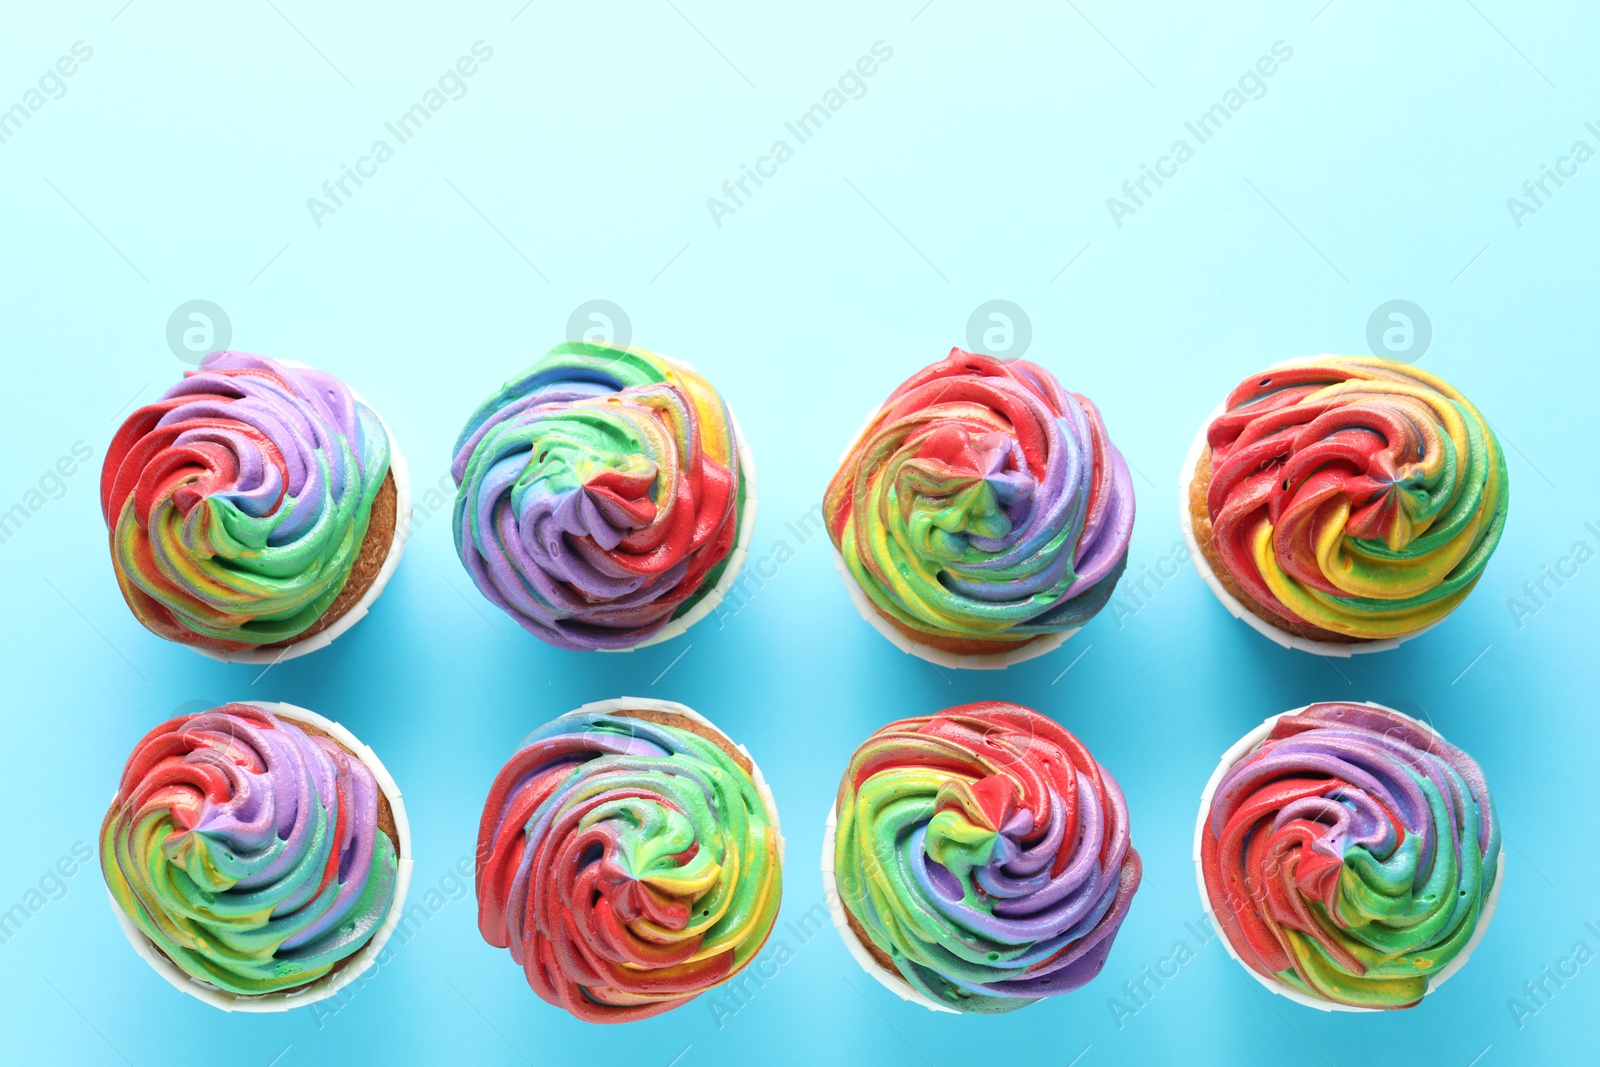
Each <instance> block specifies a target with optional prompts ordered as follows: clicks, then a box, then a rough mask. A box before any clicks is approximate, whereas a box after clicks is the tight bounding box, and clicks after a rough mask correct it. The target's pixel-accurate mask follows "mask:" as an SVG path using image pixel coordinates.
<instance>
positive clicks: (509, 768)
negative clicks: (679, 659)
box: [476, 697, 783, 1023]
mask: <svg viewBox="0 0 1600 1067" xmlns="http://www.w3.org/2000/svg"><path fill="white" fill-rule="evenodd" d="M782 866H783V836H782V834H781V833H780V832H779V829H778V811H777V808H776V806H775V805H774V804H773V801H772V792H771V791H770V790H769V789H768V788H767V785H766V782H765V781H764V780H763V779H762V777H761V771H760V770H759V769H758V768H757V767H756V765H755V762H754V761H753V760H751V758H750V753H749V752H747V751H746V750H745V749H744V747H743V746H742V745H735V744H734V743H733V742H732V741H730V740H729V739H728V738H727V736H726V735H725V734H723V733H722V732H721V731H720V730H718V729H717V728H716V727H714V726H712V725H711V723H709V722H707V721H706V720H705V719H704V718H702V717H701V716H699V715H697V714H695V713H694V712H693V711H691V710H689V709H688V708H686V707H684V706H683V705H681V704H673V703H669V702H667V701H664V700H642V699H639V698H636V697H623V698H622V699H620V700H602V701H598V702H596V703H593V704H585V705H584V706H583V707H581V708H579V709H578V710H577V711H574V712H571V713H570V714H567V715H563V716H561V717H560V718H559V719H556V720H555V721H554V722H550V723H547V724H545V725H544V726H542V727H540V728H539V729H538V730H536V731H534V732H533V733H532V734H531V735H529V737H528V739H527V740H526V741H524V742H523V743H522V747H521V748H519V749H518V750H517V754H516V755H515V756H513V757H511V761H510V762H509V763H507V764H506V765H505V767H503V768H502V769H501V771H500V773H499V775H498V776H497V777H496V778H495V781H494V787H493V788H492V789H491V790H490V792H489V799H488V800H487V801H486V802H485V804H484V807H483V821H482V822H481V823H480V824H479V828H478V866H477V878H476V887H477V893H478V929H479V931H480V932H481V933H482V934H483V937H484V940H485V941H487V942H489V944H491V945H493V946H494V947H495V948H508V949H510V950H511V958H512V959H514V960H516V961H517V963H518V964H520V965H521V966H522V970H523V973H524V974H525V975H526V976H527V980H528V985H529V986H531V987H532V988H533V991H534V992H535V993H537V994H539V996H540V997H541V998H542V999H544V1000H546V1001H548V1002H549V1003H551V1004H554V1005H556V1006H557V1007H560V1008H565V1009H566V1010H567V1011H568V1012H570V1013H572V1014H573V1015H574V1016H576V1017H577V1018H579V1019H583V1020H585V1021H586V1022H594V1023H620V1022H628V1021H630V1020H633V1019H644V1018H648V1017H649V1016H652V1015H659V1014H661V1013H662V1012H664V1011H670V1010H671V1009H673V1008H676V1007H677V1006H678V1005H680V1004H685V1003H687V1002H689V1001H690V1000H693V999H694V998H695V997H697V996H699V995H700V994H701V993H704V992H706V991H707V990H709V989H712V988H714V987H715V986H718V985H720V984H721V983H723V982H726V981H727V980H728V979H730V978H732V977H733V976H734V975H736V974H738V973H739V972H740V971H741V970H742V969H743V968H744V967H745V966H746V965H747V964H749V963H750V961H751V960H753V959H755V956H756V953H757V952H759V951H760V950H761V946H762V944H763V943H764V942H765V941H766V940H767V935H768V934H770V933H771V932H772V924H773V922H774V921H775V920H776V919H777V916H778V901H779V898H780V896H781V895H782V889H783V873H782Z"/></svg>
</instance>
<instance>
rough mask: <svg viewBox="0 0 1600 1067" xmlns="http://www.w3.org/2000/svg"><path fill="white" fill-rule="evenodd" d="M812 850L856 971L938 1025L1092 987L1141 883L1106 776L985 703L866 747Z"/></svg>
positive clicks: (897, 726)
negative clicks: (818, 849) (937, 1014)
mask: <svg viewBox="0 0 1600 1067" xmlns="http://www.w3.org/2000/svg"><path fill="white" fill-rule="evenodd" d="M822 849H823V851H822V880H823V890H824V893H825V894H826V898H827V901H828V907H829V909H830V911H832V913H833V922H834V926H836V927H837V928H838V930H839V933H840V935H841V936H842V937H843V938H844V941H845V945H846V947H848V948H849V949H850V953H851V955H852V956H854V957H855V958H856V961H857V962H858V963H860V964H861V965H862V967H863V968H865V969H866V971H867V972H868V973H869V974H871V975H872V976H873V977H874V978H876V979H877V980H878V981H879V982H881V983H882V984H883V985H885V986H887V987H888V988H889V989H890V990H891V991H893V992H894V993H896V994H897V995H899V996H900V997H901V998H902V999H904V1000H909V1001H912V1002H914V1003H917V1004H921V1005H923V1006H924V1007H927V1008H932V1009H934V1010H936V1011H954V1012H986V1013H996V1012H1006V1011H1015V1010H1016V1009H1018V1008H1023V1007H1027V1006H1028V1005H1029V1004H1032V1003H1034V1002H1036V1001H1038V1000H1041V999H1043V998H1045V997H1052V996H1059V995H1061V994H1062V993H1070V992H1071V991H1072V990H1074V989H1077V988H1079V987H1080V986H1082V985H1083V984H1084V983H1086V982H1088V981H1089V980H1090V979H1091V978H1093V977H1094V976H1095V975H1097V974H1099V973H1100V968H1101V967H1103V966H1104V965H1105V962H1106V956H1107V955H1108V954H1109V953H1110V951H1111V942H1112V941H1113V939H1115V938H1116V936H1117V930H1118V929H1120V928H1121V926H1122V920H1123V919H1125V918H1127V915H1128V908H1129V906H1130V905H1131V904H1132V903H1133V894H1134V892H1135V891H1136V890H1137V889H1138V888H1139V878H1140V874H1141V871H1142V867H1141V865H1140V862H1139V854H1138V853H1137V852H1135V851H1134V849H1133V845H1132V843H1131V841H1130V839H1129V831H1128V807H1127V804H1126V803H1124V802H1123V799H1122V791H1121V790H1120V789H1118V788H1117V783H1116V782H1115V781H1114V780H1113V779H1112V777H1111V775H1110V773H1109V772H1107V771H1106V769H1105V768H1104V767H1102V766H1100V764H1099V763H1097V762H1096V761H1095V758H1094V757H1093V756H1091V755H1090V754H1089V752H1088V750H1087V749H1085V748H1084V747H1083V744H1082V743H1081V742H1080V741H1079V740H1078V739H1077V738H1076V737H1073V736H1072V735H1071V734H1070V733H1068V732H1067V731H1066V730H1064V729H1062V728H1061V727H1060V726H1057V725H1056V724H1055V723H1054V722H1052V721H1051V720H1050V719H1047V718H1045V717H1044V716H1043V715H1040V714H1039V713H1038V712H1036V711H1032V710H1030V709H1028V708H1024V707H1019V706H1018V705H1016V704H1002V703H996V702H993V701H986V702H983V703H979V704H965V705H963V706H961V707H958V708H948V709H946V710H944V711H941V712H939V713H938V714H937V715H932V716H923V717H920V718H915V719H902V720H900V721H899V722H895V723H890V724H889V725H888V726H885V727H884V728H883V729H881V730H879V731H878V732H877V733H875V734H873V735H872V736H871V737H869V738H867V739H866V741H864V742H862V744H861V747H860V748H858V749H856V751H855V755H853V756H852V757H851V759H850V766H849V768H848V769H847V770H846V771H845V775H844V779H843V781H841V782H840V783H839V794H838V798H837V800H836V801H835V803H834V807H833V811H832V812H831V813H830V814H829V816H828V828H827V834H826V837H825V840H824V842H823V846H822Z"/></svg>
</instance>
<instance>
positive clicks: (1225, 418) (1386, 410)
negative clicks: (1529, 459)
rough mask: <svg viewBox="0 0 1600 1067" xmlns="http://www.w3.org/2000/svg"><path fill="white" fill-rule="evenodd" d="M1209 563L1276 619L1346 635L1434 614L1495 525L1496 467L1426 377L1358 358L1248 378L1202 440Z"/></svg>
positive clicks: (1460, 399)
mask: <svg viewBox="0 0 1600 1067" xmlns="http://www.w3.org/2000/svg"><path fill="white" fill-rule="evenodd" d="M1206 440H1207V442H1208V443H1209V444H1210V446H1211V484H1210V488H1209V490H1208V491H1207V494H1206V508H1207V510H1208V511H1209V513H1210V517H1211V523H1212V544H1213V546H1214V549H1215V551H1216V553H1217V554H1218V556H1220V558H1221V561H1222V563H1223V566H1224V567H1226V569H1227V571H1228V573H1229V574H1230V575H1231V576H1232V577H1233V578H1234V580H1235V581H1237V582H1238V583H1239V585H1240V586H1242V587H1243V589H1244V590H1245V592H1247V593H1248V594H1249V595H1250V597H1251V598H1253V599H1254V600H1255V601H1256V602H1257V603H1258V604H1260V605H1262V606H1263V607H1264V608H1266V609H1267V610H1268V611H1270V612H1272V613H1273V614H1275V615H1276V616H1278V617H1280V618H1282V619H1283V620H1285V621H1287V622H1289V623H1291V624H1296V625H1304V624H1309V625H1311V626H1314V627H1317V628H1320V629H1322V630H1326V631H1330V632H1332V633H1335V634H1341V635H1344V636H1345V637H1350V638H1357V639H1380V638H1391V637H1402V636H1405V635H1406V634H1411V633H1415V632H1417V631H1419V630H1422V629H1424V628H1426V627H1428V626H1431V625H1432V624H1433V623H1435V622H1438V621H1439V620H1440V619H1442V618H1444V617H1445V616H1446V615H1448V614H1449V613H1450V612H1451V611H1452V610H1454V609H1455V607H1456V605H1457V604H1460V603H1461V601H1462V600H1463V599H1465V598H1466V595H1467V594H1468V593H1469V592H1471V591H1472V587H1473V586H1474V585H1475V584H1477V581H1478V578H1479V577H1480V576H1481V575H1482V574H1483V568H1484V565H1485V564H1487V563H1488V562H1489V556H1490V554H1491V553H1492V552H1494V549H1495V546H1496V545H1497V544H1499V542H1500V534H1501V531H1502V530H1503V529H1504V528H1505V522H1506V504H1507V501H1508V500H1509V492H1510V489H1509V485H1508V483H1507V480H1506V463H1505V456H1504V454H1503V453H1502V452H1501V450H1500V442H1499V441H1498V440H1497V439H1496V438H1495V435H1494V431H1493V430H1492V429H1491V428H1490V426H1489V424H1488V422H1486V421H1485V420H1484V418H1483V416H1482V415H1480V414H1479V413H1478V409H1477V408H1475V407H1473V406H1472V405H1471V404H1470V403H1468V401H1467V399H1466V397H1464V396H1462V395H1461V394H1460V393H1458V392H1456V390H1455V389H1453V388H1451V386H1450V385H1449V384H1448V383H1446V382H1444V381H1442V380H1441V379H1439V378H1437V377H1435V376H1434V375H1432V374H1429V373H1427V372H1426V371H1421V370H1418V369H1417V368H1415V367H1411V366H1407V365H1406V364H1403V363H1396V362H1394V361H1392V360H1386V359H1378V358H1376V357H1365V356H1360V357H1358V356H1341V357H1328V358H1322V359H1318V360H1315V361H1313V362H1308V363H1299V364H1294V365H1286V366H1281V367H1275V368H1272V369H1271V370H1266V371H1262V372H1261V373H1260V374H1254V375H1251V376H1250V377H1249V378H1247V379H1245V380H1244V381H1243V382H1241V383H1240V384H1239V386H1238V387H1237V388H1236V389H1234V390H1233V392H1232V393H1230V394H1228V400H1227V404H1226V410H1225V411H1224V412H1223V414H1221V415H1219V416H1217V418H1216V419H1214V420H1213V421H1212V423H1211V426H1210V428H1209V430H1208V431H1207V434H1206Z"/></svg>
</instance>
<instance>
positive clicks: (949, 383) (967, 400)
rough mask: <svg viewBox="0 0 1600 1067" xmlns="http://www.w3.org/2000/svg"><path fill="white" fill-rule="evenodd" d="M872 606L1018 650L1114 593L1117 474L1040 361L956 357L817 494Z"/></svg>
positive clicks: (1125, 528) (1128, 508)
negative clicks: (1020, 645)
mask: <svg viewBox="0 0 1600 1067" xmlns="http://www.w3.org/2000/svg"><path fill="white" fill-rule="evenodd" d="M823 512H824V515H825V518H826V521H827V525H828V533H829V535H830V536H831V537H832V539H833V543H834V546H835V547H836V548H837V549H838V550H839V553H840V554H841V556H842V557H843V559H844V562H845V566H846V567H847V568H848V570H849V572H850V574H851V576H852V577H854V579H855V580H856V582H857V583H858V584H859V585H860V586H861V588H862V590H863V591H864V592H865V593H866V595H867V597H868V598H869V599H870V600H871V602H872V604H873V606H874V607H875V608H877V609H878V611H879V612H880V613H882V614H884V615H885V616H887V617H888V618H889V619H890V620H891V621H893V622H896V623H898V624H899V625H900V626H902V627H904V628H909V629H911V630H913V631H916V632H920V633H923V634H928V635H933V636H935V637H940V638H951V639H956V640H978V641H984V642H997V643H999V644H1000V645H1001V646H1002V647H1003V646H1004V645H1005V644H1022V643H1025V642H1027V641H1031V640H1033V639H1035V638H1037V637H1039V636H1040V635H1042V634H1050V633H1060V632H1063V631H1068V630H1073V629H1076V628H1077V627H1079V626H1082V625H1083V624H1084V623H1085V622H1087V621H1088V620H1089V619H1090V618H1091V617H1092V616H1093V615H1094V614H1095V613H1096V612H1098V611H1099V610H1100V609H1101V608H1102V607H1103V606H1104V605H1105V603H1106V601H1107V600H1108V599H1109V598H1110V596H1111V592H1112V589H1113V588H1114V587H1115V586H1116V583H1117V578H1118V576H1120V575H1121V574H1122V570H1123V567H1124V566H1125V565H1126V564H1127V558H1128V539H1129V537H1130V536H1132V533H1133V512H1134V502H1133V485H1132V482H1131V481H1130V480H1129V477H1128V465H1127V463H1126V462H1124V460H1123V458H1122V454H1121V453H1120V452H1118V451H1117V449H1116V446H1115V445H1113V444H1112V443H1111V439H1110V437H1109V436H1107V434H1106V428H1105V423H1104V422H1103V421H1102V420H1101V418H1100V412H1099V411H1098V410H1097V409H1096V408H1095V406H1094V404H1092V403H1091V402H1090V401H1089V400H1088V398H1087V397H1083V396H1079V395H1078V394H1076V393H1069V392H1066V391H1065V390H1063V389H1062V388H1061V386H1060V384H1059V383H1057V381H1056V380H1055V378H1053V377H1052V376H1051V375H1050V373H1049V372H1048V371H1046V370H1045V369H1044V368H1042V367H1039V366H1036V365H1034V364H1032V363H1027V362H1024V361H1022V360H1010V361H1007V360H999V359H993V358H990V357H988V356H977V355H973V354H972V353H970V352H963V351H962V350H961V349H959V348H956V349H951V351H950V355H949V357H948V358H946V359H945V360H943V361H942V362H939V363H935V364H933V365H932V366H930V367H926V368H924V369H923V370H921V371H918V372H917V373H916V374H914V375H912V376H911V377H910V378H909V379H907V380H906V381H905V383H904V384H902V385H901V386H900V387H899V388H898V389H896V390H895V391H894V392H893V393H892V394H890V396H889V399H888V400H887V401H885V403H884V404H883V406H882V407H881V408H880V409H879V410H878V412H877V414H875V415H874V416H873V417H872V418H871V419H870V420H869V421H868V423H867V426H866V427H865V428H864V429H863V431H862V432H861V434H860V435H859V436H858V437H857V439H856V441H855V442H854V443H853V444H852V445H851V447H850V450H849V452H848V453H847V454H846V455H845V457H844V461H843V462H842V463H841V464H840V465H839V470H838V472H837V473H835V474H834V476H833V481H832V482H831V483H830V484H829V485H828V491H827V495H826V496H825V497H824V500H823Z"/></svg>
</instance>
